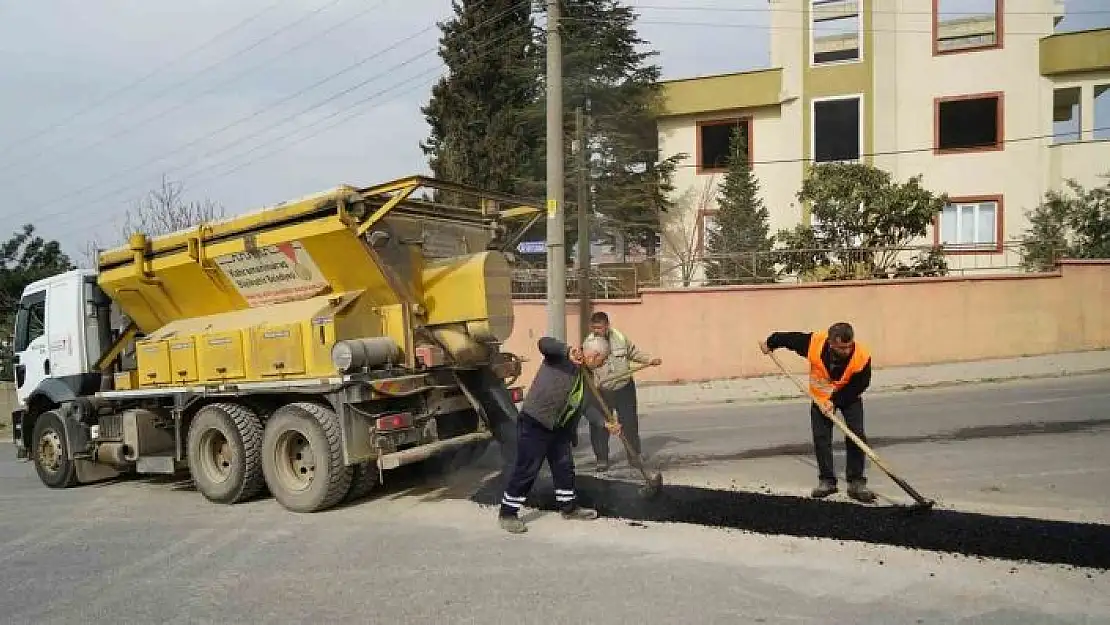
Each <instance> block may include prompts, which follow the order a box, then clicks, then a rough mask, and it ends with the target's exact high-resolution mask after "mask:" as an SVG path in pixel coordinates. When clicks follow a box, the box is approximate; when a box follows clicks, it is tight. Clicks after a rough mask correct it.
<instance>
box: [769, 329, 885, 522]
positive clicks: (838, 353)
mask: <svg viewBox="0 0 1110 625" xmlns="http://www.w3.org/2000/svg"><path fill="white" fill-rule="evenodd" d="M781 347H785V348H786V349H789V350H790V351H792V352H794V353H796V354H798V355H799V356H801V357H802V358H805V359H806V360H807V361H809V390H810V393H811V394H812V395H813V397H814V398H815V399H816V400H817V402H820V403H821V405H822V406H823V407H824V408H825V409H826V410H828V411H829V412H832V411H834V410H840V413H841V414H842V415H843V416H844V424H845V425H847V426H848V429H850V430H851V431H852V432H853V433H854V434H856V435H857V436H859V438H860V440H862V441H863V442H865V443H866V442H867V436H866V435H865V434H864V428H863V399H862V395H863V392H864V391H866V390H867V387H868V386H870V385H871V355H870V353H869V352H868V351H867V348H866V347H864V346H863V345H860V344H859V343H857V342H856V340H855V332H854V330H853V329H852V326H851V325H849V324H847V323H843V322H841V323H835V324H833V325H832V326H830V327H829V329H828V331H827V332H813V333H806V332H775V333H774V334H772V335H770V336H768V337H767V340H766V341H763V342H762V343H761V344H760V349H762V350H763V353H764V354H769V353H771V352H772V351H773V350H776V349H779V348H781ZM809 413H810V414H809V418H810V425H811V426H812V429H813V447H814V451H815V452H816V455H817V470H818V480H819V484H818V486H817V488H815V489H813V493H812V495H813V497H816V498H824V497H828V496H829V495H831V494H833V493H835V492H837V487H836V474H835V473H834V472H833V453H832V429H833V423H832V421H830V420H829V419H828V418H827V417H825V415H823V414H822V413H821V409H820V408H819V407H818V404H817V403H816V402H814V403H813V404H812V405H811V406H810V411H809ZM845 443H846V446H847V451H848V463H847V468H846V471H845V473H846V474H847V475H846V477H847V478H848V496H849V497H851V498H853V499H856V500H858V501H862V502H865V503H870V502H872V501H874V500H875V494H874V493H872V492H871V490H869V489H868V488H867V480H866V478H865V477H864V475H863V470H864V463H865V461H866V459H867V457H866V456H865V455H864V453H863V450H862V449H860V448H859V447H858V446H857V445H856V444H855V443H854V442H852V441H851V440H847V441H845Z"/></svg>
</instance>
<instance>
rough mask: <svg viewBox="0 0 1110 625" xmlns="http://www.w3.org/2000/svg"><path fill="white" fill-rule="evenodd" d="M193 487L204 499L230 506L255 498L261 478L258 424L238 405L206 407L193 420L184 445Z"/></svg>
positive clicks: (261, 487) (253, 414)
mask: <svg viewBox="0 0 1110 625" xmlns="http://www.w3.org/2000/svg"><path fill="white" fill-rule="evenodd" d="M186 457H187V458H188V460H189V473H191V474H192V476H193V483H194V484H196V487H197V490H199V491H200V493H201V494H202V495H204V497H205V498H206V499H208V500H209V501H211V502H214V503H225V504H234V503H240V502H243V501H247V500H248V499H251V498H253V497H256V496H258V494H259V493H261V492H262V490H263V489H264V488H265V487H266V481H265V478H264V477H263V475H262V423H261V421H260V420H259V418H258V415H256V414H255V413H254V411H252V410H251V409H250V408H247V407H246V406H241V405H239V404H231V403H219V404H209V405H207V406H205V407H203V408H201V409H200V410H199V411H197V414H196V416H194V417H193V423H192V425H190V426H189V437H188V441H187V442H186Z"/></svg>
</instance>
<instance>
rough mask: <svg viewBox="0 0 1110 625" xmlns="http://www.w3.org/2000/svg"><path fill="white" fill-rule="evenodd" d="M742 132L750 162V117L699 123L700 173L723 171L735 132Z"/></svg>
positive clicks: (725, 167) (730, 151)
mask: <svg viewBox="0 0 1110 625" xmlns="http://www.w3.org/2000/svg"><path fill="white" fill-rule="evenodd" d="M736 132H739V133H740V140H741V141H743V142H744V146H745V151H746V153H747V155H748V162H749V163H751V161H752V120H751V118H750V117H743V118H739V119H727V120H719V121H711V122H699V123H698V173H699V174H700V173H706V174H709V173H723V172H725V171H727V170H728V162H729V157H730V156H731V154H732V146H731V142H732V136H733V133H736Z"/></svg>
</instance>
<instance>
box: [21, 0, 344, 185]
mask: <svg viewBox="0 0 1110 625" xmlns="http://www.w3.org/2000/svg"><path fill="white" fill-rule="evenodd" d="M340 1H341V0H331V2H329V3H328V4H325V5H323V6H321V7H317V8H316V9H313V10H312V11H310V12H309V13H307V14H305V15H303V16H301V17H299V18H297V19H296V20H294V21H292V22H290V23H289V24H286V25H285V26H283V27H281V28H279V29H277V30H275V31H273V32H271V33H270V34H268V35H266V36H264V37H262V38H261V39H258V40H256V41H255V42H254V43H252V44H251V45H249V46H247V47H245V48H243V49H241V50H239V51H237V52H235V53H233V54H231V55H230V56H226V57H223V58H221V59H220V60H218V61H216V62H215V63H212V64H210V65H208V66H206V67H205V68H204V69H202V70H199V71H197V72H195V73H193V74H192V75H191V76H189V77H188V78H186V79H185V80H183V81H181V82H179V83H176V84H174V85H170V86H169V87H168V88H166V89H164V90H162V91H161V92H159V94H158V95H157V96H156V97H154V98H153V99H152V100H146V101H144V102H142V103H140V104H139V105H138V106H137V107H132V108H130V109H127V110H126V111H124V112H123V113H119V114H118V115H116V116H114V117H110V118H108V119H107V120H105V121H103V122H100V124H103V125H107V124H108V123H110V122H112V121H114V120H116V119H120V118H122V117H123V116H125V115H128V114H130V113H133V112H134V111H136V110H138V109H141V108H143V107H144V106H145V105H146V104H148V103H150V102H157V101H158V100H160V99H161V98H162V97H163V96H165V95H166V94H168V93H170V92H172V91H174V90H175V89H176V88H178V87H181V86H183V85H185V84H188V83H190V82H192V81H193V80H194V79H196V78H197V77H199V76H202V75H204V74H206V73H208V72H210V71H211V70H213V69H215V68H216V67H219V66H220V65H223V64H224V63H226V62H228V61H230V60H232V59H234V58H238V57H240V56H242V55H244V54H246V53H247V52H250V51H251V50H253V49H255V48H257V47H258V46H260V45H262V44H263V43H265V42H267V41H269V40H270V39H273V38H274V37H276V36H277V35H278V34H280V33H283V32H285V31H286V30H289V29H290V28H293V27H294V26H298V25H300V24H302V23H304V22H305V21H307V20H309V19H311V18H312V17H315V16H316V15H318V14H320V13H322V12H323V11H325V10H327V9H330V8H331V7H333V6H335V5H337V4H339V2H340ZM188 104H190V102H183V103H181V104H180V105H179V106H178V107H177V108H181V107H183V106H187V105H188ZM171 110H176V109H171ZM157 117H158V116H157V115H155V117H154V118H148V119H147V120H144V121H143V122H140V123H138V124H129V125H127V126H125V127H124V129H123V130H121V131H120V132H117V133H116V134H114V135H109V136H107V137H104V138H101V139H100V140H99V141H97V142H95V143H93V144H91V145H86V146H84V147H82V148H79V149H78V150H76V151H75V153H80V152H83V151H85V150H88V149H90V148H93V147H96V146H98V145H100V144H102V143H103V142H104V141H107V140H109V139H115V138H118V137H121V136H124V135H127V134H130V133H132V132H134V131H135V130H136V129H137V128H139V127H141V126H142V124H144V123H146V122H148V121H151V119H156V118H157ZM49 151H50V150H49V149H47V150H43V151H39V152H37V153H35V154H34V155H32V156H29V157H24V156H23V155H22V154H20V153H19V152H18V151H16V155H17V158H16V159H15V162H17V163H18V164H19V165H26V164H27V163H28V162H34V161H35V159H37V158H38V157H40V156H42V155H43V154H48V153H49ZM9 164H10V163H8V164H5V170H7V169H8V168H7V165H9ZM17 171H18V169H17Z"/></svg>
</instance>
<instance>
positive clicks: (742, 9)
mask: <svg viewBox="0 0 1110 625" xmlns="http://www.w3.org/2000/svg"><path fill="white" fill-rule="evenodd" d="M632 9H633V11H641V10H648V11H690V12H698V13H702V12H704V13H765V14H771V13H806V12H807V11H806V9H785V8H778V7H776V8H773V9H760V8H755V7H710V6H698V5H682V6H678V5H663V4H655V5H639V6H634V7H632ZM866 12H867V13H872V14H876V13H877V14H882V15H935V14H936V13H935V12H934V11H906V10H898V9H876V8H872V9H868V10H867V11H866ZM942 13H943V14H944V15H961V16H971V17H975V16H980V15H982V16H987V15H990V16H993V15H994V14H995V13H994V12H993V11H990V12H988V11H943V12H942ZM1108 14H1110V11H1108V10H1094V11H1067V12H1066V13H1065V17H1069V16H1072V15H1108ZM1007 15H1044V16H1055V15H1056V13H1055V12H1054V11H1015V10H1012V9H1006V10H1005V11H1003V12H1002V16H1003V17H1005V16H1007Z"/></svg>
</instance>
